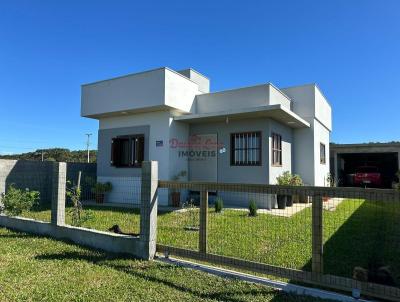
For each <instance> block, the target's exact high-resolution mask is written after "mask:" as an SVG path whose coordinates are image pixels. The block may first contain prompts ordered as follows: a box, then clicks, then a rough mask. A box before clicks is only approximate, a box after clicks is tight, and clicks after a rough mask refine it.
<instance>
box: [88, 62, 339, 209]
mask: <svg viewBox="0 0 400 302" xmlns="http://www.w3.org/2000/svg"><path fill="white" fill-rule="evenodd" d="M81 115H82V116H84V117H88V118H94V119H98V120H99V133H98V164H97V165H98V169H97V175H98V180H99V181H110V182H111V183H112V184H113V186H114V190H113V192H114V193H112V196H110V201H116V202H121V200H118V195H117V192H118V189H122V187H123V186H130V185H131V182H137V183H140V173H141V171H140V164H141V161H142V160H156V161H158V162H159V177H160V179H163V180H168V179H173V178H174V177H175V176H176V175H179V174H184V173H181V172H182V171H185V172H187V173H186V175H185V176H184V177H182V178H181V180H189V181H212V182H228V183H259V184H275V183H276V177H277V176H278V175H280V174H281V173H283V172H284V171H290V172H292V173H297V174H299V175H300V176H301V177H302V179H303V181H304V182H305V183H306V184H309V185H316V186H324V185H325V184H326V181H325V179H326V177H327V175H328V173H329V170H330V169H329V136H330V132H331V129H332V122H331V107H330V105H329V103H328V102H327V100H326V98H325V97H324V95H323V94H322V92H321V90H320V89H319V88H318V86H316V85H315V84H307V85H300V86H294V87H288V88H280V89H278V88H277V87H275V86H274V85H272V84H270V83H266V84H260V85H255V86H250V87H242V88H235V89H231V90H224V91H218V92H210V80H209V79H208V78H207V77H205V76H204V75H202V74H200V73H198V72H197V71H195V70H193V69H186V70H181V71H174V70H171V69H169V68H166V67H163V68H158V69H154V70H150V71H144V72H140V73H135V74H130V75H126V76H121V77H117V78H113V79H108V80H104V81H99V82H95V83H90V84H85V85H82V103H81ZM128 179H129V180H128ZM113 194H114V195H113ZM136 194H138V192H136ZM132 198H135V197H132ZM161 202H167V198H161ZM261 206H264V207H267V208H268V207H270V206H271V205H270V203H268V204H267V205H263V204H262V202H261Z"/></svg>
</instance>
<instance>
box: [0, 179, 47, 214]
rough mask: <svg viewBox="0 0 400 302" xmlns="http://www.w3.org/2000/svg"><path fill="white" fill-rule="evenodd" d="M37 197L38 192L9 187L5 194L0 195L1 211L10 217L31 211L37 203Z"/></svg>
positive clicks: (38, 195)
mask: <svg viewBox="0 0 400 302" xmlns="http://www.w3.org/2000/svg"><path fill="white" fill-rule="evenodd" d="M39 197H40V193H39V192H38V191H30V190H29V189H25V190H21V189H17V188H15V187H14V185H10V186H9V187H8V190H7V193H3V194H1V199H0V201H1V202H0V203H1V204H2V211H4V212H5V213H6V214H7V215H10V216H18V215H21V213H22V212H23V211H29V210H31V209H32V207H33V206H35V205H36V204H37V202H38V201H39V199H40V198H39Z"/></svg>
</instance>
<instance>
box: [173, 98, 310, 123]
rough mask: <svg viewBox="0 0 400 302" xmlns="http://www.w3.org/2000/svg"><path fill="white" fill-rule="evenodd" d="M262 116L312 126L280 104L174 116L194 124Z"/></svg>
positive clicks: (176, 118) (177, 119)
mask: <svg viewBox="0 0 400 302" xmlns="http://www.w3.org/2000/svg"><path fill="white" fill-rule="evenodd" d="M262 117H267V118H271V119H273V120H276V121H278V122H280V123H282V124H285V125H287V126H288V127H290V128H309V127H310V124H309V123H308V122H307V121H305V120H304V119H302V118H301V117H300V116H298V115H297V114H296V113H294V112H292V111H291V110H289V109H288V108H286V107H284V106H282V105H280V104H276V105H267V106H259V107H254V108H243V109H238V110H236V109H235V110H227V111H219V112H211V113H200V114H185V115H181V116H176V117H174V120H175V121H181V122H186V123H190V124H194V123H206V122H221V121H226V118H229V120H239V119H248V118H262Z"/></svg>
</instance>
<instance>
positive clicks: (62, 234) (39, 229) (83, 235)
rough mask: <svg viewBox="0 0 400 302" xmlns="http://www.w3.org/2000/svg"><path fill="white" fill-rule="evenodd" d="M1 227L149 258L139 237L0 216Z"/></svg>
mask: <svg viewBox="0 0 400 302" xmlns="http://www.w3.org/2000/svg"><path fill="white" fill-rule="evenodd" d="M0 226H2V227H6V228H8V229H11V230H16V231H20V232H26V233H30V234H35V235H41V236H48V237H52V238H55V239H63V240H69V241H72V242H74V243H76V244H80V245H83V246H86V247H90V248H94V249H99V250H103V251H106V252H111V253H121V254H129V255H132V256H134V257H137V258H141V259H144V258H146V257H148V252H147V251H146V249H145V247H144V246H143V245H144V243H143V242H142V241H140V240H139V237H132V236H127V235H119V234H113V233H107V232H102V231H96V230H91V229H86V228H80V227H73V226H69V225H65V226H57V225H54V224H51V223H49V222H42V221H37V220H34V219H30V218H23V217H9V216H6V215H2V214H0Z"/></svg>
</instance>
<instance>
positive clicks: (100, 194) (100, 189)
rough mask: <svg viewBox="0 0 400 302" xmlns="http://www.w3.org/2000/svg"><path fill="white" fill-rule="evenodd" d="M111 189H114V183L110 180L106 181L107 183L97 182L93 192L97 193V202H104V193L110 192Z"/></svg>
mask: <svg viewBox="0 0 400 302" xmlns="http://www.w3.org/2000/svg"><path fill="white" fill-rule="evenodd" d="M111 190H112V185H111V183H110V182H105V183H101V182H97V183H95V184H94V186H93V187H92V193H94V194H95V198H96V202H97V203H103V202H104V195H105V194H106V193H107V192H110V191H111Z"/></svg>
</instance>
